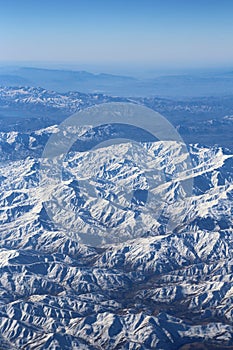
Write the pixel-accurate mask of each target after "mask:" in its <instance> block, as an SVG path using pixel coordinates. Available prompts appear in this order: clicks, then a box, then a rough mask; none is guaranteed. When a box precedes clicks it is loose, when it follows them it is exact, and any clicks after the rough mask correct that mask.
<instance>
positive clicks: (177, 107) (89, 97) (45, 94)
mask: <svg viewBox="0 0 233 350" xmlns="http://www.w3.org/2000/svg"><path fill="white" fill-rule="evenodd" d="M106 102H131V103H137V104H138V103H139V104H142V105H145V106H147V107H149V108H152V109H153V110H155V111H157V112H159V113H161V114H162V115H164V116H165V117H166V118H167V119H168V120H169V121H170V122H171V123H172V124H173V125H174V126H175V127H176V128H177V129H178V130H179V133H180V134H181V136H182V137H183V139H184V140H185V141H186V142H187V143H201V144H202V145H207V146H208V145H210V146H213V145H220V146H222V147H225V148H229V149H232V148H233V145H232V130H233V118H232V116H233V95H232V96H225V97H224V96H222V97H206V98H193V99H179V100H172V99H164V98H158V97H151V98H148V97H145V98H142V97H140V98H124V97H113V96H109V95H104V94H97V93H92V94H91V93H89V94H85V93H80V92H66V93H58V92H55V91H52V90H46V89H43V88H35V87H24V86H22V87H2V88H0V130H1V131H2V132H8V131H16V132H19V131H21V132H28V131H29V132H31V131H33V130H36V129H39V128H46V127H48V126H50V125H53V124H59V123H60V122H61V121H62V120H64V119H65V118H66V117H68V116H69V115H71V114H73V113H75V112H77V111H79V110H80V109H83V108H87V107H89V106H93V105H94V104H99V103H106Z"/></svg>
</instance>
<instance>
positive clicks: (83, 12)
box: [0, 0, 233, 67]
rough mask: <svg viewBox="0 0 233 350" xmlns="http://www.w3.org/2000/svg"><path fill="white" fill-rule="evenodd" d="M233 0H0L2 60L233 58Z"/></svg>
mask: <svg viewBox="0 0 233 350" xmlns="http://www.w3.org/2000/svg"><path fill="white" fill-rule="evenodd" d="M232 18H233V1H232V0H218V1H216V0H195V1H194V0H186V1H184V0H135V1H131V0H125V1H123V0H81V1H80V0H66V1H63V0H57V1H55V0H0V61H9V62H10V61H11V62H13V61H46V62H48V61H50V62H67V63H69V62H70V63H71V62H76V63H86V64H105V63H106V64H119V65H147V66H151V67H182V66H187V67H205V66H224V65H225V66H230V65H232V66H233V21H232Z"/></svg>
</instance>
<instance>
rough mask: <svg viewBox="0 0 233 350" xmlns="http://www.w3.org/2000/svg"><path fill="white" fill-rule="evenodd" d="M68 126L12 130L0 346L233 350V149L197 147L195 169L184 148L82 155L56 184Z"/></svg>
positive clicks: (6, 162) (7, 152)
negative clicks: (49, 165) (53, 178)
mask: <svg viewBox="0 0 233 350" xmlns="http://www.w3.org/2000/svg"><path fill="white" fill-rule="evenodd" d="M57 128H58V126H53V127H50V128H47V129H43V130H38V131H34V132H33V133H19V132H8V133H1V141H0V144H1V148H2V153H1V154H2V160H1V163H0V182H1V192H0V203H1V210H0V222H1V226H0V231H1V242H0V265H1V268H0V274H1V277H0V291H1V295H0V348H1V349H106V350H111V349H122V350H123V349H135V350H136V349H160V350H169V349H171V350H173V349H174V350H175V349H189V347H188V344H194V345H193V346H194V348H196V349H197V348H198V346H201V345H200V344H205V346H206V348H207V349H225V348H228V349H231V348H232V347H233V340H232V337H233V323H232V322H233V311H232V310H233V307H232V305H233V268H232V267H233V244H232V243H233V242H232V233H233V230H232V217H233V215H232V214H233V206H232V198H233V197H232V196H233V171H232V167H233V156H232V154H230V152H227V151H225V150H224V149H222V148H220V147H215V148H208V147H202V146H200V145H192V146H190V147H189V152H190V156H191V159H192V164H193V167H192V171H189V172H187V169H185V168H184V159H183V158H182V157H183V152H182V145H181V144H179V143H177V142H162V141H160V142H150V143H143V144H141V145H139V144H135V143H125V144H123V145H116V144H115V145H111V146H107V147H105V148H98V149H93V150H92V151H85V150H84V151H82V152H79V151H77V149H73V150H71V152H69V154H68V155H67V157H66V159H65V162H64V171H63V177H62V179H61V182H60V183H59V186H57V184H55V185H54V187H52V188H47V189H46V187H44V184H43V183H42V182H41V179H40V162H41V159H40V156H41V149H42V148H43V145H45V143H46V142H47V140H48V138H49V136H50V135H51V134H52V133H56V132H57ZM44 162H46V160H44ZM54 162H55V163H56V159H55V160H54ZM153 172H155V173H153ZM150 176H154V179H157V182H154V184H156V183H157V186H156V187H154V188H153V189H152V191H151V193H150V195H152V200H151V201H149V200H148V197H147V196H148V192H149V191H150V190H151V189H150V188H149V187H148V182H147V179H148V177H150ZM190 179H191V180H192V182H191V183H192V193H191V194H190V193H189V195H188V196H183V188H185V184H186V183H187V181H188V180H189V181H190ZM128 192H129V195H128V194H127V193H128ZM51 193H52V194H53V195H54V196H55V197H56V198H57V207H56V210H55V213H56V215H57V217H51V216H49V215H48V213H47V212H46V210H45V209H46V205H45V203H44V201H46V200H48V199H49V198H50V197H49V196H50V195H51ZM153 196H155V197H153ZM153 198H155V199H157V200H158V199H160V200H161V201H160V202H159V205H157V204H158V203H157V204H156V205H155V206H153V205H152V204H153V203H155V202H156V201H153ZM48 203H49V202H48ZM59 208H60V209H59ZM65 208H69V211H68V212H66V211H65ZM168 219H170V220H171V221H172V222H173V223H174V222H175V223H176V225H175V226H174V227H173V230H171V229H169V226H168V221H169V220H168ZM74 228H76V229H74ZM110 234H111V235H113V236H112V237H111V244H108V243H109V242H108V238H109V235H110ZM88 235H89V236H90V244H88V245H85V244H83V242H85V237H86V236H88ZM117 237H118V238H119V239H116V238H117ZM97 238H98V239H97ZM121 238H122V239H121ZM96 239H97V241H94V240H96ZM92 240H93V241H92ZM114 240H115V243H114ZM91 242H92V243H93V244H91ZM202 346H203V347H202V348H203V349H204V345H202ZM190 348H191V347H190ZM200 348H201V347H200Z"/></svg>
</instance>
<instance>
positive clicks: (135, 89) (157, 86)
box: [0, 67, 233, 98]
mask: <svg viewBox="0 0 233 350" xmlns="http://www.w3.org/2000/svg"><path fill="white" fill-rule="evenodd" d="M20 85H24V86H25V85H27V86H35V87H43V88H45V89H48V90H55V91H57V92H67V91H81V92H84V93H93V92H95V93H103V94H109V95H117V96H124V97H139V96H144V97H145V96H159V97H172V98H181V97H195V96H196V97H200V96H217V95H218V96H219V95H221V96H223V95H230V94H233V73H232V72H231V71H230V72H229V73H228V72H225V73H203V74H197V73H196V74H189V75H188V74H186V75H170V76H160V77H153V76H152V77H151V78H149V79H138V78H133V77H128V76H120V75H112V74H103V73H102V74H93V73H89V72H86V71H71V70H55V69H44V68H33V67H31V68H30V67H25V68H23V67H21V68H14V69H7V68H1V69H0V86H20Z"/></svg>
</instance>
